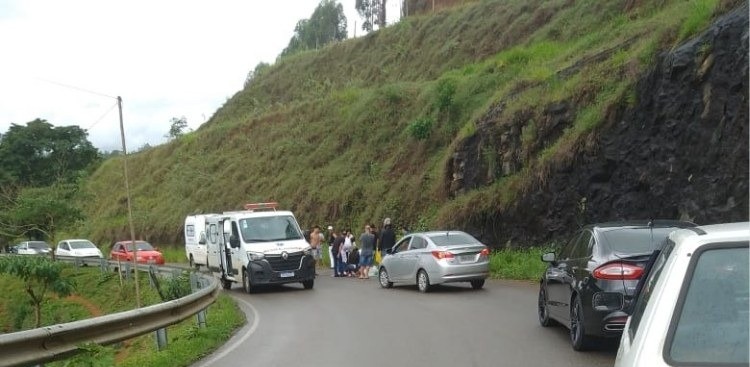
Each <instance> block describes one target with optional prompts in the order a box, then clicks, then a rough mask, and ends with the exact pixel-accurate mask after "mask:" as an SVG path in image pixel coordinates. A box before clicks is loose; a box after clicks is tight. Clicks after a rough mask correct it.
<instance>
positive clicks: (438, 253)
mask: <svg viewBox="0 0 750 367" xmlns="http://www.w3.org/2000/svg"><path fill="white" fill-rule="evenodd" d="M432 256H434V257H435V258H436V259H438V260H442V259H452V258H454V257H456V256H455V255H453V254H452V253H450V252H448V251H432Z"/></svg>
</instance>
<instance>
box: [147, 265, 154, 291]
mask: <svg viewBox="0 0 750 367" xmlns="http://www.w3.org/2000/svg"><path fill="white" fill-rule="evenodd" d="M148 275H149V277H148V284H150V285H151V288H156V284H155V283H154V277H155V276H156V268H154V266H153V265H149V266H148Z"/></svg>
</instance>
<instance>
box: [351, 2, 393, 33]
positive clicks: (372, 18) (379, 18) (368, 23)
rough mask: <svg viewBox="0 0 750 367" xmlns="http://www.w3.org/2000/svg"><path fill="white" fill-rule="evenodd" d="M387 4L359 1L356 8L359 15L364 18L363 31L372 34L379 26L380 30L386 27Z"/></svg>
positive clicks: (355, 4) (355, 5)
mask: <svg viewBox="0 0 750 367" xmlns="http://www.w3.org/2000/svg"><path fill="white" fill-rule="evenodd" d="M385 4H386V0H357V1H356V2H355V3H354V7H355V8H356V9H357V13H359V16H360V17H362V29H363V30H365V31H368V32H371V31H373V30H374V29H375V26H378V29H380V28H383V27H385V24H386V22H385V21H386V18H385V15H386V14H385Z"/></svg>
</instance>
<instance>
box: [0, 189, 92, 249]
mask: <svg viewBox="0 0 750 367" xmlns="http://www.w3.org/2000/svg"><path fill="white" fill-rule="evenodd" d="M76 191H77V186H76V185H75V184H56V185H52V186H47V187H26V188H22V189H20V190H18V192H17V193H16V194H15V196H13V197H11V196H4V197H3V198H2V200H0V238H5V239H13V238H17V237H23V238H30V239H37V240H42V239H50V240H54V238H55V233H56V232H57V229H58V228H61V227H65V226H69V225H72V224H74V223H75V222H76V221H78V220H80V219H82V218H83V214H82V213H81V210H80V209H79V208H78V207H77V206H76V205H75V204H74V196H75V194H76Z"/></svg>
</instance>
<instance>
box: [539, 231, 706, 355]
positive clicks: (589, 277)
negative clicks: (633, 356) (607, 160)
mask: <svg viewBox="0 0 750 367" xmlns="http://www.w3.org/2000/svg"><path fill="white" fill-rule="evenodd" d="M687 227H695V224H694V223H690V222H682V221H666V220H652V221H645V220H644V221H627V222H608V223H598V224H591V225H587V226H585V227H583V228H581V229H580V230H578V231H577V232H576V233H575V234H574V235H573V236H572V237H571V238H570V240H569V241H568V242H567V243H566V244H565V245H564V246H563V247H562V248H561V249H560V251H559V252H548V253H545V254H544V255H542V261H544V262H546V263H548V266H547V269H546V270H545V272H544V275H542V278H541V279H540V282H539V302H538V315H539V323H540V324H542V326H550V325H553V324H555V323H560V324H562V325H565V326H567V327H568V328H569V329H570V342H571V344H572V345H573V349H575V350H585V349H587V348H589V347H591V346H592V344H594V341H595V339H596V338H597V337H619V336H620V335H621V334H622V329H623V328H624V327H625V322H626V321H627V319H628V314H627V312H626V310H628V309H629V308H628V307H629V305H630V303H631V302H633V301H634V297H633V296H634V293H635V289H636V286H637V285H638V280H639V279H640V277H641V275H642V274H643V270H644V267H645V266H646V264H647V263H648V261H649V257H650V256H651V254H652V253H653V252H654V250H656V249H657V248H658V247H659V246H660V245H661V243H662V242H663V241H664V239H665V238H666V237H667V235H669V233H670V232H672V231H674V230H676V229H679V228H687Z"/></svg>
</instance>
